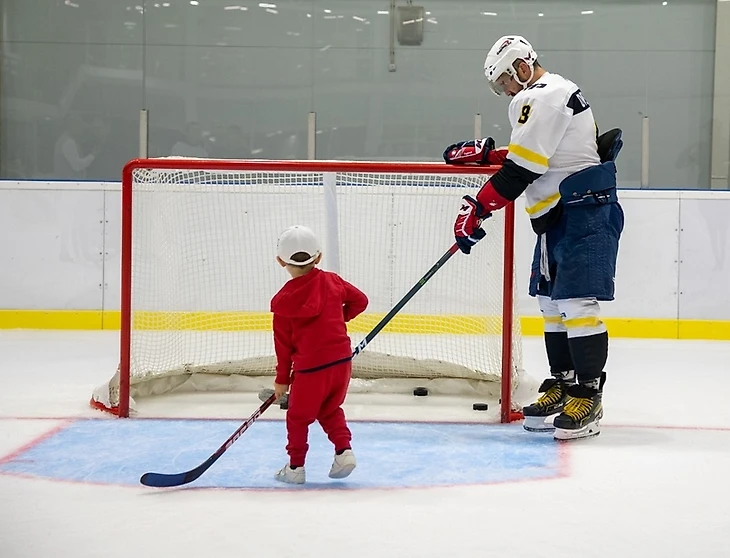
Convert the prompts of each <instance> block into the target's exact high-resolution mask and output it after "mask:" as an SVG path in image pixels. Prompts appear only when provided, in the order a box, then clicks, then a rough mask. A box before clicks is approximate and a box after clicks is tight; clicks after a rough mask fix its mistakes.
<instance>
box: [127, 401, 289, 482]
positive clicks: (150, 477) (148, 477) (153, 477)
mask: <svg viewBox="0 0 730 558" xmlns="http://www.w3.org/2000/svg"><path fill="white" fill-rule="evenodd" d="M274 399H275V397H274V395H272V396H271V397H269V398H268V399H267V400H266V401H264V402H263V403H262V404H261V406H260V407H259V408H258V409H256V411H255V412H254V414H252V415H251V416H250V417H248V418H247V419H246V421H245V422H244V423H243V424H242V425H241V426H239V427H238V429H236V431H235V432H234V433H233V434H231V436H230V438H228V439H227V440H226V441H225V442H224V443H223V445H222V446H221V447H219V448H218V449H217V450H215V453H214V454H213V455H211V456H210V457H209V458H208V459H206V460H205V461H204V462H203V463H201V464H200V465H198V466H197V467H195V469H190V470H189V471H185V472H184V473H172V474H166V473H145V474H144V475H142V477H141V478H140V479H139V482H141V483H142V484H144V485H146V486H155V487H163V486H180V485H183V484H187V483H189V482H193V481H194V480H195V479H197V478H198V477H199V476H200V475H202V474H203V473H205V472H206V471H207V470H208V469H210V467H211V465H213V463H215V462H216V461H218V458H219V457H220V456H221V455H223V454H224V453H225V451H226V450H227V449H228V448H230V447H231V446H232V445H233V442H235V441H236V440H238V439H239V438H240V437H241V435H242V434H243V433H244V432H246V430H248V427H249V426H251V425H252V424H253V423H254V422H255V421H256V419H257V418H259V417H260V416H261V415H262V414H264V411H265V410H266V409H268V408H269V407H271V404H272V403H273V402H274Z"/></svg>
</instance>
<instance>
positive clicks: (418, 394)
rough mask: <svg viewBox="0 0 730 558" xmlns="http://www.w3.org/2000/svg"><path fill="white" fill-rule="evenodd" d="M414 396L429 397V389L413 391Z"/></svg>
mask: <svg viewBox="0 0 730 558" xmlns="http://www.w3.org/2000/svg"><path fill="white" fill-rule="evenodd" d="M413 395H416V396H418V397H423V396H424V395H428V389H427V388H425V387H417V388H416V389H414V390H413Z"/></svg>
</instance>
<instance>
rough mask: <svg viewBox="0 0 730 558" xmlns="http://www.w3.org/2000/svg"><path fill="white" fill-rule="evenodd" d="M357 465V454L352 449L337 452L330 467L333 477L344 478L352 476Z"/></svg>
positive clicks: (331, 476)
mask: <svg viewBox="0 0 730 558" xmlns="http://www.w3.org/2000/svg"><path fill="white" fill-rule="evenodd" d="M356 466H357V460H356V459H355V454H354V453H352V450H351V449H348V450H345V451H343V452H342V453H341V454H340V455H337V454H335V460H334V461H333V462H332V467H331V468H330V475H329V476H330V478H331V479H344V478H345V477H348V476H350V473H352V470H353V469H354V468H355V467H356Z"/></svg>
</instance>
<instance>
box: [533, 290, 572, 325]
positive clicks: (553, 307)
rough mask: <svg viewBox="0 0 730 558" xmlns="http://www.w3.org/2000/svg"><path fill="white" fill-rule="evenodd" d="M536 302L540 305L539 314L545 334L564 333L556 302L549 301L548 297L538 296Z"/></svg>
mask: <svg viewBox="0 0 730 558" xmlns="http://www.w3.org/2000/svg"><path fill="white" fill-rule="evenodd" d="M537 302H538V304H539V305H540V312H542V319H543V320H544V328H545V329H544V331H545V333H565V331H566V330H565V324H563V317H562V316H561V315H560V309H559V308H558V305H557V304H556V302H555V301H554V300H550V297H548V296H538V297H537Z"/></svg>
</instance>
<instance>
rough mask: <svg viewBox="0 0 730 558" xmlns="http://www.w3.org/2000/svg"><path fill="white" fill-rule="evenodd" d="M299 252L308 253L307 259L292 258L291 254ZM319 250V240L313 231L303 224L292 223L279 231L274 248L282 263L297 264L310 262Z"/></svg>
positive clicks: (302, 264)
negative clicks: (297, 259) (296, 259)
mask: <svg viewBox="0 0 730 558" xmlns="http://www.w3.org/2000/svg"><path fill="white" fill-rule="evenodd" d="M299 252H304V253H305V254H308V255H309V256H310V257H309V259H308V260H305V261H303V262H298V261H295V260H293V259H292V256H293V255H294V254H297V253H299ZM321 252H322V250H321V248H320V247H319V240H317V237H316V236H315V234H314V232H312V229H310V228H308V227H305V226H303V225H293V226H291V227H289V228H288V229H286V230H285V231H284V232H283V233H281V236H280V237H279V243H278V244H277V248H276V255H277V256H279V257H280V258H281V259H282V261H284V263H288V264H291V265H298V266H304V265H308V264H310V263H312V262H313V261H314V260H315V259H316V258H317V256H318V255H319V254H320V253H321Z"/></svg>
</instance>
